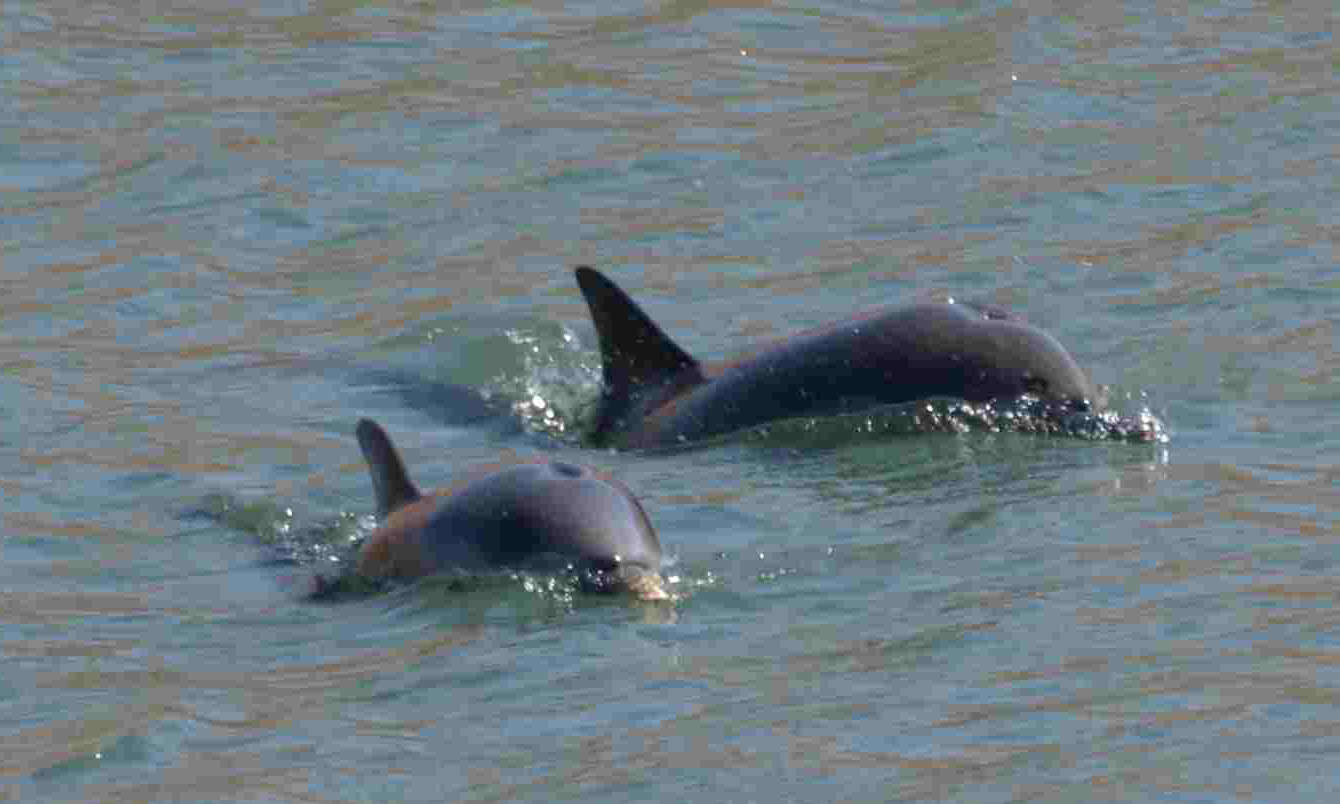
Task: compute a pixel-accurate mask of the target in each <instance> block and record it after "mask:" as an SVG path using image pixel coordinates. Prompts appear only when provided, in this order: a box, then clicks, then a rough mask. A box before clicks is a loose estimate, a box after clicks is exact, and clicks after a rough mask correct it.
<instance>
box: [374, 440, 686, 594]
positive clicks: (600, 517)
mask: <svg viewBox="0 0 1340 804" xmlns="http://www.w3.org/2000/svg"><path fill="white" fill-rule="evenodd" d="M357 435H358V443H359V446H360V447H361V448H362V451H363V457H364V458H365V459H366V460H367V463H368V469H369V471H370V472H371V475H372V483H373V486H374V488H375V490H376V494H377V508H378V513H379V514H380V515H381V516H382V517H383V518H384V519H383V522H382V524H381V526H380V527H378V528H377V530H376V531H374V532H373V533H372V534H371V535H370V536H369V537H368V538H367V540H366V542H364V544H363V547H362V550H361V552H360V554H359V557H358V572H359V573H360V574H362V575H364V576H366V577H369V578H387V577H390V578H402V579H406V578H418V577H422V576H425V575H430V574H433V573H436V572H441V571H443V570H447V569H462V570H467V571H469V570H480V569H497V568H516V569H533V570H542V571H547V570H566V569H569V568H571V569H572V570H575V571H578V572H581V573H583V580H584V583H586V582H589V581H591V580H592V579H594V583H595V586H596V588H599V589H629V590H631V591H633V592H634V593H635V594H637V595H638V596H640V597H643V598H646V599H656V598H661V597H664V596H665V594H664V592H663V591H662V590H661V579H660V566H661V544H660V541H659V539H657V537H656V531H655V530H654V529H653V528H652V525H651V521H650V520H649V519H648V518H647V515H646V512H645V511H643V509H642V505H641V504H640V503H639V502H638V501H637V499H636V498H635V497H634V496H633V495H632V493H630V492H629V491H628V489H627V488H625V487H624V486H623V485H622V484H620V483H618V482H617V481H615V480H614V479H613V478H610V477H608V476H605V475H602V474H601V473H598V472H596V471H595V470H593V469H590V468H588V467H585V466H579V465H576V464H571V463H566V462H561V461H542V462H535V463H525V464H518V465H515V466H511V467H507V468H505V469H502V470H500V471H497V472H494V473H492V474H489V475H487V476H485V477H481V478H479V479H476V480H473V481H471V482H469V483H467V484H465V485H464V486H462V487H460V488H458V489H456V490H454V491H453V492H451V493H448V494H428V495H424V494H420V493H419V491H418V489H417V488H415V486H414V484H413V483H412V482H411V481H410V479H409V475H408V474H407V473H406V471H405V466H404V463H403V462H402V461H401V459H400V456H399V455H398V454H397V452H396V450H395V447H394V445H392V443H391V440H390V438H389V437H388V436H387V435H386V432H385V431H384V430H382V428H381V427H380V426H379V425H377V424H376V423H375V422H373V421H370V420H368V419H363V420H362V421H360V422H359V423H358V429H357Z"/></svg>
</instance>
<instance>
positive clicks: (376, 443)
mask: <svg viewBox="0 0 1340 804" xmlns="http://www.w3.org/2000/svg"><path fill="white" fill-rule="evenodd" d="M355 432H356V433H357V435H358V446H359V447H360V448H361V449H362V450H363V460H365V461H367V462H368V472H369V473H370V474H371V475H372V489H373V491H375V492H376V494H377V513H378V514H379V515H381V516H383V517H384V516H386V515H387V514H389V513H391V512H392V511H394V510H396V509H398V508H400V507H401V506H404V505H407V504H409V503H412V502H414V501H415V500H417V499H419V490H418V489H416V488H415V487H414V483H413V482H411V481H410V479H409V474H407V473H406V472H405V464H404V462H403V461H401V460H400V455H399V454H397V453H396V451H395V445H394V444H392V443H391V437H390V436H388V435H387V434H386V431H385V430H383V429H382V428H381V425H379V424H377V423H376V422H374V421H372V420H371V419H359V420H358V429H357V430H356V431H355Z"/></svg>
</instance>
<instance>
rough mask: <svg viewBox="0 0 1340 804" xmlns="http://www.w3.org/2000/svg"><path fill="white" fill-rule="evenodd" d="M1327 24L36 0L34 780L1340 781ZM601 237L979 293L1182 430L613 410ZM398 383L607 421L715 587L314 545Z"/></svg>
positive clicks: (9, 479) (0, 551)
mask: <svg viewBox="0 0 1340 804" xmlns="http://www.w3.org/2000/svg"><path fill="white" fill-rule="evenodd" d="M1319 8H1321V7H1320V6H1319ZM1335 31H1336V15H1335V13H1334V11H1333V10H1332V11H1325V10H1322V11H1317V10H1307V9H1303V8H1296V7H1295V6H1293V5H1289V4H1249V3H1228V2H1204V3H1194V4H1190V5H1189V6H1187V5H1185V4H1183V5H1171V4H1157V3H1155V4H1134V3H1124V4H1107V3H1092V4H1080V5H1073V4H1072V5H1056V4H1018V5H1015V4H1007V3H992V2H965V3H959V4H956V5H953V6H948V7H947V6H945V5H944V4H939V3H916V2H906V3H888V4H876V3H869V2H861V1H860V0H834V1H833V2H815V3H808V4H805V3H799V4H797V3H780V2H779V3H766V2H734V3H732V2H681V1H677V0H673V1H672V2H667V3H664V4H639V3H629V2H623V3H615V4H598V5H597V4H581V3H575V4H555V3H525V2H518V3H509V4H501V5H497V4H486V3H469V2H466V3H455V4H433V3H408V2H365V3H358V2H351V3H309V2H267V3H260V4H222V5H221V4H217V3H215V4H205V3H184V4H176V5H168V6H162V7H157V6H155V5H153V4H148V5H146V4H132V3H124V2H104V3H94V4H86V3H70V2H40V3H39V2H31V1H29V0H18V1H17V2H6V3H4V4H0V500H2V501H3V502H0V799H4V800H31V801H39V800H40V801H89V800H104V801H106V800H133V801H169V800H171V801H179V800H189V801H234V800H240V801H320V802H351V801H369V800H376V801H386V800H395V801H423V800H455V801H514V800H521V801H554V800H568V799H576V798H580V799H582V800H586V801H619V802H622V801H632V800H637V801H663V802H681V801H686V800H687V801H726V800H729V801H770V802H778V801H837V800H842V801H904V800H906V801H921V800H952V801H970V802H1004V801H1021V800H1029V801H1048V802H1053V801H1054V802H1061V801H1151V800H1156V801H1197V802H1201V801H1244V800H1247V801H1277V802H1283V801H1309V802H1311V801H1315V800H1317V799H1318V798H1319V797H1324V796H1326V795H1328V794H1334V793H1335V792H1337V790H1340V774H1337V772H1336V767H1337V760H1338V759H1340V615H1337V614H1336V611H1337V609H1336V606H1337V603H1338V602H1340V493H1338V492H1337V483H1338V482H1340V468H1338V467H1340V459H1338V456H1340V436H1338V435H1337V433H1340V404H1338V403H1340V379H1337V370H1338V369H1340V358H1337V354H1336V322H1337V321H1338V320H1340V270H1337V248H1338V246H1337V244H1340V228H1337V224H1336V219H1337V212H1338V211H1340V171H1337V169H1336V164H1337V163H1338V162H1337V156H1340V75H1338V74H1337V64H1340V48H1337V43H1336V42H1335ZM583 263H585V264H591V265H594V266H597V267H599V268H600V269H601V270H603V271H605V272H606V273H607V274H608V275H609V276H611V277H612V278H613V279H615V281H617V282H619V283H620V284H621V285H622V286H623V287H625V288H626V289H627V290H628V291H629V293H630V294H632V295H633V297H634V298H636V299H637V300H638V301H639V302H640V303H641V304H642V305H643V306H644V307H645V309H646V310H647V311H648V313H649V314H650V315H651V316H652V317H653V318H654V319H655V320H657V321H658V322H659V323H660V324H661V325H662V327H663V328H664V329H665V330H666V331H667V332H668V333H670V334H671V335H672V336H673V337H674V338H675V339H676V340H677V341H678V342H679V343H680V344H681V345H683V346H684V347H685V348H686V349H688V350H689V351H690V352H691V353H693V354H695V355H697V356H699V357H701V358H703V359H718V358H729V357H732V356H735V355H739V354H742V353H746V352H748V351H749V350H750V349H751V347H753V346H754V345H756V344H758V343H760V342H766V341H769V340H773V339H776V338H780V337H784V336H785V335H786V334H787V333H790V332H795V331H798V330H801V329H805V328H808V327H812V326H815V325H820V324H823V323H825V322H828V321H832V320H835V319H840V318H842V317H844V316H847V315H850V314H852V313H853V312H856V311H859V310H866V309H869V308H872V307H878V306H881V305H886V304H896V303H900V302H906V301H910V300H914V299H920V298H945V297H954V298H965V299H976V300H981V301H986V302H991V303H995V304H1000V305H1003V306H1006V307H1008V308H1010V309H1012V310H1014V311H1016V312H1019V313H1020V314H1022V315H1024V316H1026V317H1027V318H1029V319H1030V320H1031V321H1033V322H1034V323H1037V324H1038V325H1040V326H1042V327H1044V328H1045V329H1047V330H1048V331H1050V332H1051V333H1053V334H1054V335H1055V336H1056V337H1057V338H1058V339H1059V340H1060V341H1061V342H1062V343H1064V344H1065V345H1066V346H1067V347H1068V348H1069V349H1070V351H1071V352H1072V353H1073V354H1074V355H1075V357H1076V358H1077V360H1079V362H1080V363H1081V364H1082V365H1083V366H1085V367H1086V369H1087V370H1088V371H1089V372H1090V374H1091V376H1092V377H1093V378H1094V380H1095V381H1096V382H1098V383H1099V384H1101V385H1102V386H1103V387H1104V389H1105V393H1106V395H1107V398H1108V400H1109V403H1110V404H1111V406H1112V407H1113V408H1114V409H1116V410H1119V411H1121V412H1122V413H1124V414H1127V415H1138V414H1140V413H1142V412H1146V413H1148V414H1149V415H1151V416H1154V417H1156V418H1157V420H1158V421H1159V422H1161V423H1162V427H1163V432H1164V434H1165V435H1166V438H1164V439H1160V440H1157V441H1154V442H1152V443H1129V442H1123V441H1117V440H1090V439H1082V438H1069V437H1057V436H1047V435H1038V434H1032V433H1020V432H1010V431H996V430H994V429H993V428H990V427H964V428H955V427H945V428H931V429H928V430H926V431H917V430H916V428H908V427H899V426H887V425H888V422H887V421H874V420H871V421H865V420H863V419H861V418H860V417H856V418H853V419H846V420H842V421H838V422H811V423H799V424H796V425H794V426H791V427H789V428H788V427H782V428H776V429H772V430H769V432H767V433H752V434H740V435H739V436H738V437H731V438H727V439H723V440H721V441H719V442H714V443H712V444H707V445H701V446H699V447H698V448H695V449H688V450H682V451H675V452H671V453H667V454H654V455H647V454H637V453H626V452H611V451H605V450H597V449H593V448H590V447H588V446H586V445H584V443H583V442H582V441H581V439H580V437H579V436H578V432H579V431H580V429H581V425H582V423H583V422H584V421H585V420H586V418H585V417H589V414H590V410H591V405H592V402H593V400H594V399H595V396H596V394H597V393H598V389H599V377H600V372H599V355H598V352H597V350H596V342H595V336H594V331H593V329H592V327H591V325H590V322H589V317H588V315H587V311H586V308H585V305H584V304H583V302H582V299H581V297H580V295H579V293H578V292H577V288H576V285H575V282H574V281H573V279H572V274H571V269H572V267H573V266H575V265H578V264H583ZM462 389H472V390H462ZM476 393H478V394H480V395H482V398H483V399H484V400H485V403H483V404H481V397H480V396H476ZM360 417H371V418H375V419H377V420H378V421H380V422H382V423H383V424H384V425H385V426H386V428H387V429H388V430H389V431H390V433H391V434H392V436H393V437H394V438H395V439H396V440H397V442H398V444H399V445H400V448H401V450H402V452H403V453H404V455H405V457H406V459H407V461H408V463H409V465H410V469H411V472H412V474H413V475H414V477H415V478H416V479H417V480H418V481H420V482H421V483H422V484H423V485H425V486H435V485H446V484H449V483H450V482H452V481H453V479H458V478H459V477H461V476H463V475H462V473H464V472H466V471H468V470H469V469H470V467H473V466H478V465H480V464H488V463H493V462H497V461H500V460H510V459H512V458H514V457H522V458H525V457H534V456H554V457H561V458H564V459H566V460H573V461H579V462H583V463H588V464H591V465H594V466H597V467H600V468H602V469H605V470H608V471H610V472H613V473H615V474H616V475H618V476H619V477H620V478H621V479H622V480H623V481H624V482H625V483H627V484H628V485H629V486H630V487H631V488H632V489H633V490H634V491H636V492H637V494H638V495H639V497H640V498H641V499H642V500H643V503H644V505H645V506H646V508H647V510H648V512H649V514H650V515H651V517H652V519H653V521H654V522H655V523H656V526H657V528H658V530H659V533H660V537H661V540H662V543H663V545H664V546H665V548H666V551H667V554H668V555H669V564H668V566H667V568H666V574H667V576H669V577H670V578H671V580H672V583H671V587H672V589H673V591H674V592H675V598H676V599H675V600H674V601H672V602H670V603H660V604H643V603H637V602H633V601H629V600H624V599H610V598H604V597H592V596H583V595H574V594H571V593H570V592H569V591H568V590H566V589H565V588H563V587H562V586H561V585H554V584H551V583H550V582H549V580H550V579H544V578H506V577H504V578H491V579H477V580H476V581H474V582H467V583H460V582H454V581H453V582H447V581H441V580H438V581H429V582H425V583H421V584H418V585H414V586H409V587H403V588H397V589H392V590H389V591H386V592H383V593H380V594H372V595H367V596H356V597H353V598H352V599H346V600H342V601H339V602H334V603H320V602H313V601H310V600H306V599H304V598H303V596H302V595H301V594H300V591H301V589H302V588H303V579H304V577H305V575H306V574H307V573H309V572H311V571H312V569H313V566H314V565H315V566H317V567H321V566H324V565H326V564H329V565H336V564H338V563H339V562H336V561H335V560H334V559H337V558H340V557H341V554H340V552H339V550H338V549H335V548H338V547H339V546H340V545H341V544H343V543H345V542H348V541H349V540H351V539H356V538H357V537H358V536H359V535H360V534H364V533H366V531H367V528H368V527H369V525H370V516H371V514H372V513H373V510H374V504H373V500H372V491H371V483H370V481H369V479H368V477H367V474H366V470H365V467H364V466H363V463H362V460H361V457H360V455H359V452H358V448H357V444H356V442H355V441H354V438H353V427H354V424H355V422H356V421H357V420H358V419H359V418H360ZM294 545H298V546H301V547H306V548H314V547H319V546H323V545H324V546H330V547H331V549H330V550H329V551H325V552H323V551H321V550H315V549H313V550H309V551H308V552H304V553H302V554H301V555H299V556H297V559H296V560H295V556H294V550H293V546H294ZM323 562H324V564H323Z"/></svg>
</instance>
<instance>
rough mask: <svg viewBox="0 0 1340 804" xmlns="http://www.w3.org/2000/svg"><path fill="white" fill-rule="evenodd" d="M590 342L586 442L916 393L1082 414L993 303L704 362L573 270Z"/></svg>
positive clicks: (694, 429)
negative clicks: (597, 376)
mask: <svg viewBox="0 0 1340 804" xmlns="http://www.w3.org/2000/svg"><path fill="white" fill-rule="evenodd" d="M575 274H576V277H577V284H578V286H579V287H580V288H581V291H582V295H583V296H584V297H585V298H586V303H587V306H588V307H590V309H591V318H592V320H593V322H594V323H595V328H596V333H597V335H598V337H599V341H600V354H601V362H602V363H603V376H604V388H603V389H602V392H601V399H600V404H599V409H598V411H597V414H596V422H595V426H594V430H593V432H592V434H591V439H592V441H594V442H595V443H596V444H598V445H608V446H615V447H622V448H631V449H647V448H657V447H666V446H674V445H677V444H683V443H686V442H691V441H695V440H699V439H703V438H710V437H712V436H717V435H721V434H724V433H729V432H732V431H734V430H740V429H743V428H747V427H753V426H755V425H759V424H763V423H765V422H769V421H774V420H778V419H787V418H793V417H810V416H825V415H833V414H840V413H852V412H856V411H860V410H865V409H869V408H873V407H877V406H881V405H892V404H898V403H905V402H915V401H918V400H922V399H932V398H953V399H962V400H965V401H968V402H989V401H993V400H1008V399H1017V398H1018V397H1020V396H1023V395H1026V394H1027V395H1031V396H1033V397H1036V398H1039V399H1042V400H1044V401H1046V402H1049V403H1056V404H1059V405H1061V406H1062V408H1063V409H1065V410H1070V411H1086V410H1089V409H1090V408H1091V406H1092V405H1093V404H1094V402H1093V401H1094V400H1095V395H1094V391H1093V386H1092V385H1091V384H1090V383H1089V380H1088V378H1087V377H1086V376H1085V375H1084V372H1083V371H1082V370H1081V369H1080V368H1079V366H1078V365H1077V364H1076V363H1075V361H1074V359H1073V358H1071V356H1070V355H1069V353H1067V352H1066V350H1065V349H1064V348H1063V347H1062V346H1061V344H1059V343H1057V342H1056V339H1055V338H1053V337H1052V336H1051V335H1048V334H1047V333H1046V332H1043V331H1042V330H1040V329H1038V328H1037V327H1034V326H1032V325H1031V324H1029V323H1027V322H1026V321H1023V320H1022V319H1020V318H1017V317H1015V316H1013V315H1010V314H1009V313H1007V312H1005V311H1003V310H1001V309H999V308H995V307H988V306H980V305H972V304H964V303H953V302H944V303H939V302H926V303H918V304H912V305H908V306H904V307H895V308H889V309H884V310H879V311H875V312H873V313H871V314H868V315H865V316H861V317H857V318H852V319H849V320H846V321H842V322H839V323H835V324H831V325H828V326H825V327H822V328H819V329H817V330H812V331H809V332H805V333H801V334H799V335H796V336H794V337H792V338H790V339H788V340H786V341H784V342H781V343H779V344H776V345H772V346H769V347H766V348H764V349H762V350H761V351H759V352H757V353H756V354H754V355H753V356H751V357H748V358H745V359H744V360H741V361H738V362H735V363H731V364H727V365H724V366H720V367H715V368H709V367H704V366H702V365H700V364H699V363H698V361H696V360H694V359H693V358H692V357H691V356H690V355H689V354H688V353H686V352H685V351H684V350H683V349H681V348H680V347H679V346H678V345H677V344H675V343H674V341H672V340H670V338H669V337H667V336H666V335H665V333H664V332H662V331H661V329H660V328H659V327H658V326H656V324H655V322H653V321H652V320H651V319H650V318H649V317H648V316H647V314H646V313H644V312H642V310H641V309H640V308H639V307H638V306H637V304H636V303H635V302H634V301H633V300H632V299H631V298H629V297H628V295H627V294H626V293H624V292H623V290H621V289H620V288H619V286H618V285H616V284H614V283H613V282H611V281H610V280H609V279H607V278H606V277H605V276H603V275H602V274H601V273H600V272H598V271H596V270H594V269H592V268H589V267H586V266H581V267H578V268H577V269H576V271H575Z"/></svg>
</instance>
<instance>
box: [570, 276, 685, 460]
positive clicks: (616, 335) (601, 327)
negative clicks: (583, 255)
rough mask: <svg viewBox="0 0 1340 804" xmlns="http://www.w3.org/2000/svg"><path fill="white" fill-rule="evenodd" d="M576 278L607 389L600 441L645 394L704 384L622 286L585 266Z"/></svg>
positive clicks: (598, 428) (598, 424) (598, 427)
mask: <svg viewBox="0 0 1340 804" xmlns="http://www.w3.org/2000/svg"><path fill="white" fill-rule="evenodd" d="M574 274H575V275H576V277H577V286H578V287H579V288H581V291H582V296H583V297H584V298H585V299H586V305H587V307H589V308H590V309H591V320H592V322H593V323H594V324H595V328H596V335H597V337H598V338H599V339H600V362H601V373H602V376H603V378H604V381H605V389H604V392H603V394H602V397H601V405H600V412H599V416H598V420H597V422H596V433H597V435H601V434H604V433H607V432H608V431H609V430H610V429H612V428H613V427H615V426H617V424H618V421H619V420H620V419H621V418H622V417H623V416H624V414H625V413H627V412H628V410H629V408H631V407H632V406H633V404H634V403H635V401H636V398H637V397H638V395H639V393H640V392H641V391H643V390H645V389H651V388H665V387H667V386H669V387H673V388H682V387H684V386H687V385H696V384H698V383H701V382H704V380H705V378H704V376H703V372H702V368H701V367H700V366H699V365H698V361H697V360H694V359H693V357H692V356H690V355H689V353H688V352H685V351H684V350H683V349H682V348H681V347H680V346H679V345H678V344H677V343H675V342H674V341H672V340H671V339H670V337H669V336H668V335H666V334H665V333H664V332H662V331H661V328H660V327H658V326H656V322H654V321H652V320H651V318H650V317H648V315H647V314H646V313H644V312H643V311H642V308H641V307H638V306H637V303H636V302H634V301H633V300H632V299H631V298H629V296H628V294H627V293H624V292H623V290H622V289H621V288H620V287H619V286H618V285H616V284H614V283H613V282H611V281H610V280H609V279H607V278H606V277H605V276H604V275H603V274H601V273H600V272H599V271H597V270H595V269H594V268H591V267H588V266H585V265H582V266H578V267H577V268H576V269H575V271H574Z"/></svg>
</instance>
